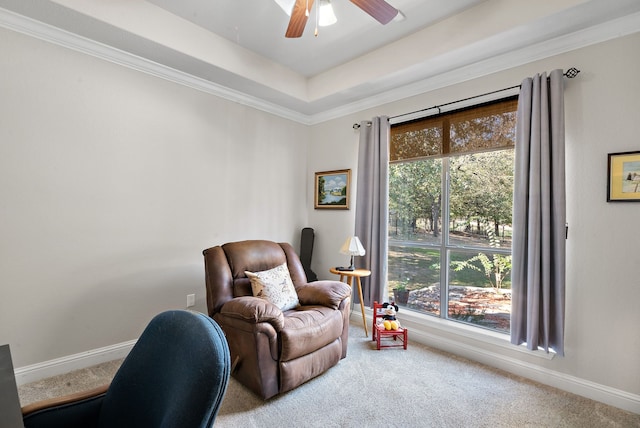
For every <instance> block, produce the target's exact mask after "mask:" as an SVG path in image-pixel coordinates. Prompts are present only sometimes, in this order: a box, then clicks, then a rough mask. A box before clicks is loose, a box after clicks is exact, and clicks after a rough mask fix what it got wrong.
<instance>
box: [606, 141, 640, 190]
mask: <svg viewBox="0 0 640 428" xmlns="http://www.w3.org/2000/svg"><path fill="white" fill-rule="evenodd" d="M607 171H608V180H609V182H608V183H607V202H640V151H638V152H623V153H609V155H608V164H607Z"/></svg>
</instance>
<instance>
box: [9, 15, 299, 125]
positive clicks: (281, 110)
mask: <svg viewBox="0 0 640 428" xmlns="http://www.w3.org/2000/svg"><path fill="white" fill-rule="evenodd" d="M0 27H4V28H7V29H9V30H13V31H16V32H18V33H22V34H26V35H28V36H31V37H34V38H37V39H40V40H43V41H45V42H49V43H53V44H56V45H58V46H62V47H64V48H67V49H71V50H74V51H77V52H81V53H83V54H86V55H90V56H93V57H96V58H99V59H102V60H105V61H108V62H111V63H114V64H118V65H121V66H124V67H127V68H130V69H133V70H136V71H140V72H143V73H146V74H149V75H152V76H155V77H159V78H161V79H165V80H168V81H170V82H173V83H177V84H179V85H183V86H187V87H189V88H192V89H195V90H198V91H202V92H206V93H208V94H211V95H215V96H218V97H220V98H224V99H226V100H229V101H233V102H236V103H238V104H242V105H246V106H248V107H252V108H255V109H257V110H262V111H265V112H267V113H271V114H274V115H276V116H280V117H283V118H285V119H289V120H292V121H294V122H299V123H302V124H305V125H309V124H310V117H309V116H308V115H305V114H302V113H299V112H296V111H293V110H291V109H288V108H285V107H282V106H279V105H277V104H275V103H271V102H268V101H265V100H263V99H260V98H257V97H253V96H251V95H248V94H245V93H243V92H240V91H237V90H234V89H231V88H228V87H225V86H222V85H218V84H216V83H214V82H211V81H209V80H205V79H201V78H199V77H195V76H193V75H191V74H188V73H184V72H182V71H180V70H176V69H174V68H171V67H167V66H165V65H162V64H159V63H157V62H154V61H150V60H148V59H145V58H142V57H140V56H137V55H134V54H131V53H129V52H125V51H123V50H120V49H117V48H114V47H111V46H108V45H105V44H103V43H100V42H96V41H94V40H91V39H88V38H85V37H82V36H79V35H77V34H74V33H71V32H68V31H65V30H62V29H60V28H58V27H54V26H52V25H49V24H45V23H43V22H40V21H37V20H34V19H31V18H28V17H25V16H23V15H20V14H16V13H14V12H11V11H8V10H6V9H3V8H0Z"/></svg>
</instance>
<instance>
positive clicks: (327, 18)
mask: <svg viewBox="0 0 640 428" xmlns="http://www.w3.org/2000/svg"><path fill="white" fill-rule="evenodd" d="M319 3H320V4H319V8H318V14H319V17H318V25H319V26H321V27H328V26H329V25H333V24H335V23H336V22H338V18H336V14H335V13H334V12H333V6H331V1H330V0H319Z"/></svg>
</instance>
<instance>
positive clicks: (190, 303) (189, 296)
mask: <svg viewBox="0 0 640 428" xmlns="http://www.w3.org/2000/svg"><path fill="white" fill-rule="evenodd" d="M195 304H196V295H195V294H187V308H190V307H192V306H195Z"/></svg>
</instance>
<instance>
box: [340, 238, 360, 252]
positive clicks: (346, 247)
mask: <svg viewBox="0 0 640 428" xmlns="http://www.w3.org/2000/svg"><path fill="white" fill-rule="evenodd" d="M340 253H342V254H347V255H349V256H364V255H365V254H366V251H365V249H364V247H363V246H362V243H361V242H360V239H358V237H357V236H350V237H348V238H347V240H346V241H344V244H342V247H341V248H340Z"/></svg>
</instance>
